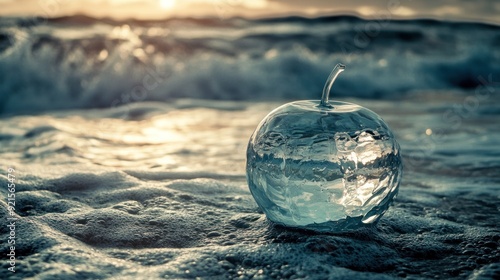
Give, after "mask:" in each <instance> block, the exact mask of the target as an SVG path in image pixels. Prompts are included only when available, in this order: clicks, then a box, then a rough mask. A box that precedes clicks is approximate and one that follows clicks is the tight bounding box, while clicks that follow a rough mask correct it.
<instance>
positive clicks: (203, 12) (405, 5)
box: [0, 0, 500, 24]
mask: <svg viewBox="0 0 500 280" xmlns="http://www.w3.org/2000/svg"><path fill="white" fill-rule="evenodd" d="M0 7H1V8H0V15H3V16H19V15H22V16H31V15H38V16H43V17H58V16H65V15H74V14H86V15H89V16H94V17H112V18H139V19H163V18H170V17H205V16H215V17H220V18H227V17H232V16H245V17H270V16H286V15H302V16H309V17H315V16H321V15H327V14H328V15H329V14H352V15H358V16H362V17H365V18H382V17H387V16H391V17H392V18H436V19H444V20H467V21H483V22H491V23H496V24H500V1H497V0H496V1H495V0H477V1H469V0H440V1H436V0H418V1H417V0H371V1H366V0H365V1H360V0H351V1H336V0H309V1H304V0H0Z"/></svg>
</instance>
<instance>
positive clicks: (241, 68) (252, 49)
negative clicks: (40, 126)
mask: <svg viewBox="0 0 500 280" xmlns="http://www.w3.org/2000/svg"><path fill="white" fill-rule="evenodd" d="M370 28H371V29H370ZM499 30H500V27H497V26H492V25H485V24H477V23H451V22H439V21H431V20H412V21H388V22H377V21H365V20H362V19H359V18H355V17H345V16H344V17H325V18H318V19H307V18H300V17H291V18H280V19H262V20H247V19H242V18H232V19H227V20H225V21H221V20H218V19H170V20H166V21H138V20H126V21H117V20H111V19H94V18H90V17H84V16H75V17H64V18H57V19H49V20H47V21H44V22H42V23H40V22H37V21H33V20H32V21H31V24H30V21H29V20H28V19H12V18H2V19H0V73H1V75H0V114H3V115H12V114H33V113H38V112H42V111H46V110H57V109H75V108H83V109H85V108H109V107H118V106H123V105H126V104H129V103H134V102H142V101H165V102H172V100H176V99H178V98H194V99H207V100H252V101H255V100H290V99H318V98H319V96H320V95H321V89H322V87H323V84H324V82H325V80H326V78H327V76H328V74H329V71H330V70H331V68H332V67H333V65H335V64H336V63H337V62H343V63H345V64H347V66H348V71H346V72H345V73H344V74H343V76H342V78H341V79H339V80H338V81H337V83H336V84H335V86H334V89H333V90H334V93H333V95H335V96H338V97H361V98H381V99H395V98H399V97H401V96H406V95H408V94H412V93H414V92H416V91H426V90H443V89H444V90H453V89H458V90H471V89H474V88H476V87H478V86H481V85H482V83H483V81H482V80H481V77H482V78H483V79H486V77H488V76H491V75H493V77H494V78H493V80H495V79H498V78H497V77H498V75H499V73H500V66H499V65H498V63H496V61H498V60H499V59H500V51H499V50H500V48H498V47H499V46H500V36H499V35H498V34H499V32H498V31H499ZM459 31H460V32H459ZM490 86H491V85H490Z"/></svg>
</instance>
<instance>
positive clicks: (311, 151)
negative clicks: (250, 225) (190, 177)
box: [247, 64, 402, 232]
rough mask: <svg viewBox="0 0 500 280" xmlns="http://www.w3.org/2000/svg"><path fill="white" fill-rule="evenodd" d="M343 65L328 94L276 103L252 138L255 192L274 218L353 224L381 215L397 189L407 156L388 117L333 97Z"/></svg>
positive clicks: (324, 225)
mask: <svg viewBox="0 0 500 280" xmlns="http://www.w3.org/2000/svg"><path fill="white" fill-rule="evenodd" d="M344 69H345V66H344V65H342V64H338V65H337V66H336V67H335V68H334V70H333V71H332V73H331V74H330V76H329V78H328V80H327V82H326V84H325V87H324V90H323V96H322V98H321V100H305V101H296V102H291V103H287V104H285V105H283V106H281V107H279V108H277V109H275V110H274V111H272V112H271V113H269V115H267V116H266V117H265V118H264V119H263V120H262V122H261V123H260V124H259V125H258V127H257V129H256V130H255V132H254V133H253V135H252V136H251V138H250V141H249V144H248V149H247V180H248V184H249V187H250V191H251V193H252V195H253V197H254V198H255V200H256V202H257V204H258V205H259V206H260V208H261V209H262V210H263V211H264V213H265V214H266V216H267V217H268V219H269V220H271V221H273V222H275V223H278V224H281V225H285V226H290V227H297V228H306V229H311V230H316V231H330V232H339V231H349V230H353V229H356V228H358V227H361V226H364V225H367V224H371V223H374V222H376V221H377V220H378V219H379V218H380V217H381V216H382V215H383V214H384V212H385V211H386V210H387V209H388V207H389V204H390V203H391V201H392V200H393V198H394V196H395V195H396V194H397V191H398V187H399V182H400V179H401V175H402V160H401V154H400V151H399V145H398V143H397V142H396V140H395V138H394V135H393V134H392V132H391V130H390V129H389V127H388V126H387V124H386V123H385V122H384V121H383V120H382V119H381V118H380V117H379V116H378V115H377V114H376V113H374V112H372V111H370V110H369V109H366V108H364V107H361V106H359V105H356V104H352V103H347V102H339V101H332V102H330V101H329V100H328V96H329V92H330V89H331V87H332V85H333V82H334V81H335V79H336V78H337V76H338V75H339V73H340V72H342V71H343V70H344Z"/></svg>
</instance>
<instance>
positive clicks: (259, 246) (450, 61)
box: [0, 17, 500, 280]
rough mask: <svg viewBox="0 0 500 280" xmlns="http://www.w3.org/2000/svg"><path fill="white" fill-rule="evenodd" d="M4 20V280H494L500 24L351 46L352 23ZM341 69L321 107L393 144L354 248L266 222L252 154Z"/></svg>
mask: <svg viewBox="0 0 500 280" xmlns="http://www.w3.org/2000/svg"><path fill="white" fill-rule="evenodd" d="M0 22H1V24H0V73H1V76H0V114H1V115H0V159H1V161H0V195H1V196H2V199H1V200H0V201H1V202H0V204H1V206H2V207H0V211H1V215H0V218H1V221H2V223H3V224H2V225H1V227H0V238H1V244H2V247H1V248H2V249H1V257H0V261H1V266H0V269H1V270H2V271H0V275H1V277H0V278H2V279H120V280H121V279H194V278H199V279H235V278H240V279H288V278H290V279H395V278H401V277H407V278H409V279H434V278H438V279H499V278H500V263H499V259H500V253H499V250H498V244H499V239H500V229H499V224H500V215H499V214H500V213H499V212H500V211H499V205H500V197H499V191H500V160H499V158H500V146H499V145H498V143H499V141H500V130H498V125H499V123H500V105H499V104H500V103H499V102H500V98H499V93H500V71H499V69H500V68H499V64H498V61H500V60H499V59H500V52H499V50H500V48H499V46H500V45H499V44H500V33H499V32H500V31H499V30H500V29H499V28H498V27H496V26H490V25H483V24H475V23H441V22H434V21H405V22H397V21H393V22H391V23H390V24H388V25H387V26H386V27H385V29H383V31H381V32H380V33H379V34H377V36H373V37H370V41H369V43H367V44H366V45H363V46H364V47H362V48H361V47H360V45H355V44H354V41H352V38H354V37H355V36H356V34H357V33H356V30H355V29H354V27H353V26H355V25H361V26H363V24H366V22H365V21H362V20H360V19H356V18H352V17H332V18H322V19H313V20H308V19H301V18H285V19H272V20H255V21H249V20H244V19H241V18H240V19H238V18H236V19H228V20H226V21H222V22H221V21H219V20H170V21H168V22H166V23H165V22H161V23H158V22H144V21H142V22H141V21H123V22H120V21H111V20H109V21H106V20H105V21H98V20H94V19H92V18H84V17H70V18H63V19H58V20H51V21H49V22H47V23H46V24H43V25H36V24H23V21H22V20H19V19H6V18H2V19H1V20H0ZM454 30H460V31H461V32H454ZM452 31H453V32H452ZM343 42H347V43H348V45H342V44H341V43H343ZM342 46H343V47H344V49H342ZM338 61H343V62H344V63H346V64H348V66H349V67H350V68H349V69H350V70H349V71H348V72H346V73H345V75H344V76H343V79H342V80H339V81H338V83H336V85H335V87H334V89H333V90H334V91H333V92H334V95H332V97H331V99H340V100H343V101H347V102H353V103H356V104H360V105H362V106H364V107H367V108H369V109H371V110H373V111H374V112H376V113H377V114H379V115H380V116H381V117H382V118H383V119H384V120H385V121H386V122H387V123H388V124H389V126H390V127H391V129H392V131H393V132H394V134H395V137H396V139H397V140H398V142H399V143H400V145H401V154H402V158H403V163H404V165H405V171H404V172H405V174H404V177H403V181H402V183H401V186H400V189H399V194H398V196H397V198H396V199H395V201H394V204H393V205H392V207H391V208H389V210H388V211H387V212H386V214H385V215H384V216H383V218H382V219H381V220H380V221H379V223H378V224H377V225H375V226H373V227H371V228H364V229H361V230H358V231H355V232H351V233H343V234H318V233H312V232H306V231H298V230H290V229H286V228H283V227H280V226H276V225H273V224H271V223H270V222H268V220H267V219H266V218H265V216H264V214H263V212H262V211H261V210H260V209H259V208H258V206H257V204H256V203H255V201H254V200H253V198H252V196H251V194H250V191H249V189H248V185H247V182H246V176H245V160H246V148H247V143H248V139H249V138H250V135H251V134H252V132H253V131H254V129H255V128H256V126H257V124H258V123H259V122H260V121H261V120H262V118H264V116H266V115H267V114H268V113H269V112H270V111H271V110H273V109H274V108H276V107H278V106H279V105H281V104H283V103H285V102H288V101H290V100H297V99H319V97H320V95H321V88H322V86H323V84H324V81H325V79H326V77H327V75H328V73H329V70H331V68H332V66H333V65H334V64H335V63H336V62H338ZM12 69H17V70H16V71H13V70H12ZM13 204H15V205H13ZM9 241H14V242H15V244H14V243H9ZM11 246H12V247H14V249H11ZM12 253H13V254H12ZM9 255H10V256H9ZM12 259H13V260H14V267H13V266H12V265H11V260H12ZM9 269H11V270H15V272H12V271H11V270H9Z"/></svg>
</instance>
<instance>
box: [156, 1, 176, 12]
mask: <svg viewBox="0 0 500 280" xmlns="http://www.w3.org/2000/svg"><path fill="white" fill-rule="evenodd" d="M175 2H176V0H160V7H162V9H165V10H167V9H172V8H173V7H175Z"/></svg>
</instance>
